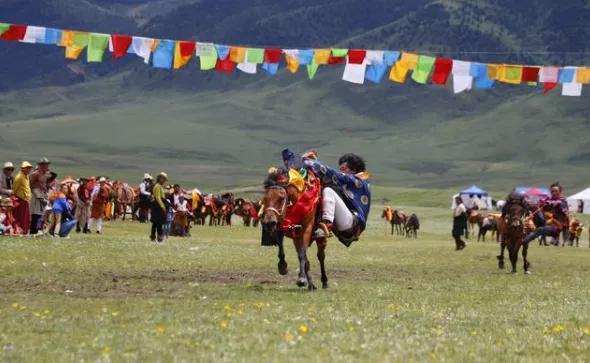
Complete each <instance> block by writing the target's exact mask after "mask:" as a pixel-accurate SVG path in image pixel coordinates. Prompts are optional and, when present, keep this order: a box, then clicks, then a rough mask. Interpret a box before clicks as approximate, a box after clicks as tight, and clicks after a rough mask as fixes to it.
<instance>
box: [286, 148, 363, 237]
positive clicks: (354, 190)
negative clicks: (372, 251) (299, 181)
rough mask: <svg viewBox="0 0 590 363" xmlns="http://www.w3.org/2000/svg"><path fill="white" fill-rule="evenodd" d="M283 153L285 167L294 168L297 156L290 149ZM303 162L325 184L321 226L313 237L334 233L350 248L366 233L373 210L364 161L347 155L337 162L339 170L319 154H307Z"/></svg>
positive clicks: (314, 152)
mask: <svg viewBox="0 0 590 363" xmlns="http://www.w3.org/2000/svg"><path fill="white" fill-rule="evenodd" d="M282 154H283V161H284V162H285V166H287V167H294V166H295V164H296V159H295V154H294V153H293V152H292V151H291V150H289V149H285V150H283V153H282ZM302 160H303V164H304V166H305V167H306V168H307V169H308V170H311V171H312V172H313V173H314V174H315V175H316V176H317V177H318V178H319V179H320V181H321V184H322V214H321V216H322V221H321V224H322V225H321V226H320V228H318V229H317V230H316V231H315V232H314V237H315V238H328V237H330V231H331V232H333V233H334V234H335V235H336V236H337V237H338V240H340V242H342V243H343V244H344V245H345V246H346V247H349V246H350V245H351V244H352V242H354V241H357V240H358V239H359V236H360V235H361V233H362V232H363V231H364V230H365V228H366V226H367V219H368V216H369V210H370V208H371V191H370V185H369V182H368V174H367V173H366V172H365V169H366V166H365V161H364V160H363V159H362V158H361V157H360V156H358V155H356V154H352V153H350V154H345V155H343V156H342V157H341V158H340V159H339V160H338V165H339V170H336V169H334V168H332V167H330V166H327V165H325V164H324V163H322V162H321V161H319V160H318V157H317V152H316V151H308V152H307V153H305V154H304V155H303V157H302Z"/></svg>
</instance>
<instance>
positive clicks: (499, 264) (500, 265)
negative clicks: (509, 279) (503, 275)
mask: <svg viewBox="0 0 590 363" xmlns="http://www.w3.org/2000/svg"><path fill="white" fill-rule="evenodd" d="M498 268H499V269H500V270H503V269H504V262H503V261H500V262H498Z"/></svg>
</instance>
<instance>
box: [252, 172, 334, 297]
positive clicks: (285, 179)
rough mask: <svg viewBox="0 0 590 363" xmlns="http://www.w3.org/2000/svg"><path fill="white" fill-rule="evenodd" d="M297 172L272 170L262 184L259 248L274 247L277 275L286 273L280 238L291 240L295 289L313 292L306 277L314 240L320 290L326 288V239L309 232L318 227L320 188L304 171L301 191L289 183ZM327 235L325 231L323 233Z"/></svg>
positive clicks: (286, 268)
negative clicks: (296, 269)
mask: <svg viewBox="0 0 590 363" xmlns="http://www.w3.org/2000/svg"><path fill="white" fill-rule="evenodd" d="M295 173H299V172H298V171H296V170H294V169H291V170H289V171H287V170H286V169H276V170H272V171H271V172H270V173H269V175H268V176H267V178H266V180H265V182H264V199H263V204H264V211H263V214H262V245H264V246H278V250H279V251H278V252H279V253H278V258H279V263H278V270H279V274H281V275H286V274H287V273H288V266H287V261H285V251H284V244H283V238H284V236H285V234H286V235H287V236H288V237H289V238H291V239H292V240H293V245H294V246H295V251H296V252H297V257H298V260H299V276H298V278H297V286H299V287H305V286H306V285H307V288H308V289H309V290H310V291H311V290H316V289H317V287H316V286H315V284H314V283H313V280H312V276H311V274H310V271H309V270H310V263H309V260H308V258H307V250H308V248H309V247H310V245H311V244H312V243H313V242H314V241H315V242H316V245H317V258H318V260H319V263H320V270H321V281H322V288H324V289H327V288H328V276H327V274H326V268H325V264H324V261H325V258H326V246H327V240H326V238H314V237H313V231H314V230H315V229H316V228H318V226H319V225H320V224H319V223H318V220H317V217H318V216H319V208H320V205H321V203H320V199H321V185H320V181H319V180H318V178H317V177H316V176H315V175H314V174H313V173H312V172H307V173H306V174H307V175H306V180H305V184H304V188H303V189H302V190H299V189H298V187H296V186H294V185H292V184H290V183H289V181H290V179H291V178H292V177H301V174H299V175H297V174H295ZM326 232H327V231H326Z"/></svg>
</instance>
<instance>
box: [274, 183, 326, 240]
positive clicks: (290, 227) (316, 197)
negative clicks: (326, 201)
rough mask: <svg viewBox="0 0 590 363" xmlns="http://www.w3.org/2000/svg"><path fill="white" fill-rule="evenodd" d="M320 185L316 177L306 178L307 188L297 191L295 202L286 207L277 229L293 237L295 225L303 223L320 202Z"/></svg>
mask: <svg viewBox="0 0 590 363" xmlns="http://www.w3.org/2000/svg"><path fill="white" fill-rule="evenodd" d="M320 196H321V186H320V181H319V179H318V178H315V177H312V178H310V179H308V184H307V188H306V189H305V191H303V193H299V198H298V199H297V202H295V203H293V204H291V205H290V206H288V207H287V211H286V213H285V217H284V218H283V220H282V222H281V223H280V224H279V229H280V230H281V231H283V232H285V234H286V235H287V237H289V238H294V237H295V230H294V227H295V226H301V225H303V220H304V219H305V217H307V216H309V215H310V213H312V212H313V211H314V210H315V209H316V208H317V206H318V204H319V203H320V199H321V198H320Z"/></svg>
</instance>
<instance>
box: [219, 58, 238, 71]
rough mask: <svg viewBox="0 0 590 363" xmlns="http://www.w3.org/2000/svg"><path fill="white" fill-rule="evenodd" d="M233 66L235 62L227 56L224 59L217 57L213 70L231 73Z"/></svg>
mask: <svg viewBox="0 0 590 363" xmlns="http://www.w3.org/2000/svg"><path fill="white" fill-rule="evenodd" d="M235 67H236V64H235V63H234V62H232V61H231V60H230V59H229V57H227V58H225V60H221V59H217V63H216V64H215V70H216V71H217V72H222V73H232V72H233V71H234V69H235Z"/></svg>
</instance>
